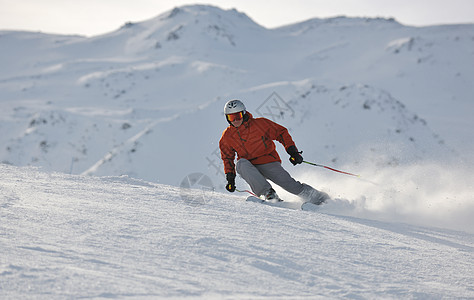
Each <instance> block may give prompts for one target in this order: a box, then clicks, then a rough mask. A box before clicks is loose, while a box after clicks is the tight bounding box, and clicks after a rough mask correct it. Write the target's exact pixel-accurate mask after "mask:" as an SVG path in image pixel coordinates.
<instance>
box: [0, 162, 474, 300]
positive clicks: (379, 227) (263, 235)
mask: <svg viewBox="0 0 474 300" xmlns="http://www.w3.org/2000/svg"><path fill="white" fill-rule="evenodd" d="M0 171H1V174H2V180H1V181H0V218H1V220H2V222H1V225H0V249H1V253H2V255H1V256H0V298H2V299H25V298H30V299H31V298H40V299H78V298H95V299H102V298H120V299H128V298H133V299H136V298H160V297H163V298H165V297H166V298H168V297H171V298H205V299H213V298H217V299H226V298H229V299H249V298H250V299H255V298H267V299H289V298H297V299H305V298H307V299H315V298H316V299H318V298H321V299H323V298H343V297H344V298H379V299H380V298H385V299H387V298H388V299H390V298H393V299H400V298H405V299H406V298H424V299H426V298H430V299H433V298H472V297H474V273H473V272H472V270H473V268H474V256H473V253H474V236H473V234H472V233H467V232H462V231H452V230H448V229H439V228H434V227H420V226H414V225H408V224H403V223H398V222H386V221H373V220H368V219H363V218H356V217H348V216H344V214H339V213H338V211H340V210H341V211H342V212H343V211H344V210H345V209H346V208H344V207H343V205H342V204H341V203H338V202H336V201H334V202H331V203H329V204H328V205H327V208H325V207H322V208H321V210H320V211H299V210H290V209H283V208H274V207H270V206H266V205H261V204H257V203H251V202H245V197H244V196H241V195H239V196H235V195H231V194H228V193H227V194H222V193H217V192H209V191H204V190H199V189H195V190H193V189H191V190H182V189H180V188H177V187H173V186H167V185H160V184H156V183H150V182H146V181H142V180H136V179H132V178H129V177H126V176H121V177H100V178H99V177H89V176H79V175H65V174H61V173H44V172H40V171H38V170H36V169H33V168H26V167H23V168H18V167H12V166H6V165H0ZM184 194H186V196H184ZM191 199H194V200H195V201H190V200H191ZM328 211H330V212H328Z"/></svg>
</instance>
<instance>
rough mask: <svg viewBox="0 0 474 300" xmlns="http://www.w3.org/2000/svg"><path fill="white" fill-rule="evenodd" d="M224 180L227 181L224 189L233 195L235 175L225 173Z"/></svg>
mask: <svg viewBox="0 0 474 300" xmlns="http://www.w3.org/2000/svg"><path fill="white" fill-rule="evenodd" d="M225 178H226V179H227V184H226V186H225V189H226V190H228V191H229V192H231V193H233V192H234V191H235V173H227V174H225Z"/></svg>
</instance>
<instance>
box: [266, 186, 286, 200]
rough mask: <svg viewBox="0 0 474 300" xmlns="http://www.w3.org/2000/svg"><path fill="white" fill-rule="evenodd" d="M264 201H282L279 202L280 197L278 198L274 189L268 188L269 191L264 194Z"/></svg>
mask: <svg viewBox="0 0 474 300" xmlns="http://www.w3.org/2000/svg"><path fill="white" fill-rule="evenodd" d="M265 201H269V202H280V201H283V200H281V199H280V197H278V195H277V193H276V192H275V190H274V189H272V188H270V190H269V191H268V192H267V193H266V194H265Z"/></svg>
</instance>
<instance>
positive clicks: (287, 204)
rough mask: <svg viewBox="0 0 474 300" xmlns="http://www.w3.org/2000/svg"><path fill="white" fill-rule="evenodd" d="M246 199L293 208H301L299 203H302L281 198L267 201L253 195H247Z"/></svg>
mask: <svg viewBox="0 0 474 300" xmlns="http://www.w3.org/2000/svg"><path fill="white" fill-rule="evenodd" d="M246 201H247V202H254V203H260V204H264V205H269V206H273V207H280V208H288V209H294V210H301V204H302V203H300V202H286V201H283V200H281V201H276V202H272V201H267V200H263V199H260V198H258V197H255V196H248V197H247V200H246Z"/></svg>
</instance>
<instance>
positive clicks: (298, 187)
mask: <svg viewBox="0 0 474 300" xmlns="http://www.w3.org/2000/svg"><path fill="white" fill-rule="evenodd" d="M256 167H257V168H258V169H259V170H260V172H261V173H262V174H263V175H264V176H265V177H266V178H268V179H270V180H271V181H273V182H274V183H275V184H278V185H279V186H281V187H282V188H283V189H285V190H287V191H288V192H290V193H292V194H295V195H298V196H299V197H301V198H302V199H303V200H304V201H309V202H311V203H314V204H318V205H319V204H321V203H323V202H325V201H326V200H328V199H330V197H329V196H328V194H326V193H324V192H321V191H318V190H317V189H315V188H313V187H312V186H310V185H308V184H306V183H301V182H299V181H296V180H295V179H294V178H293V177H291V175H290V174H289V173H288V172H287V171H286V170H285V169H283V167H282V166H281V163H279V162H273V163H268V164H264V165H257V166H256Z"/></svg>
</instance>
